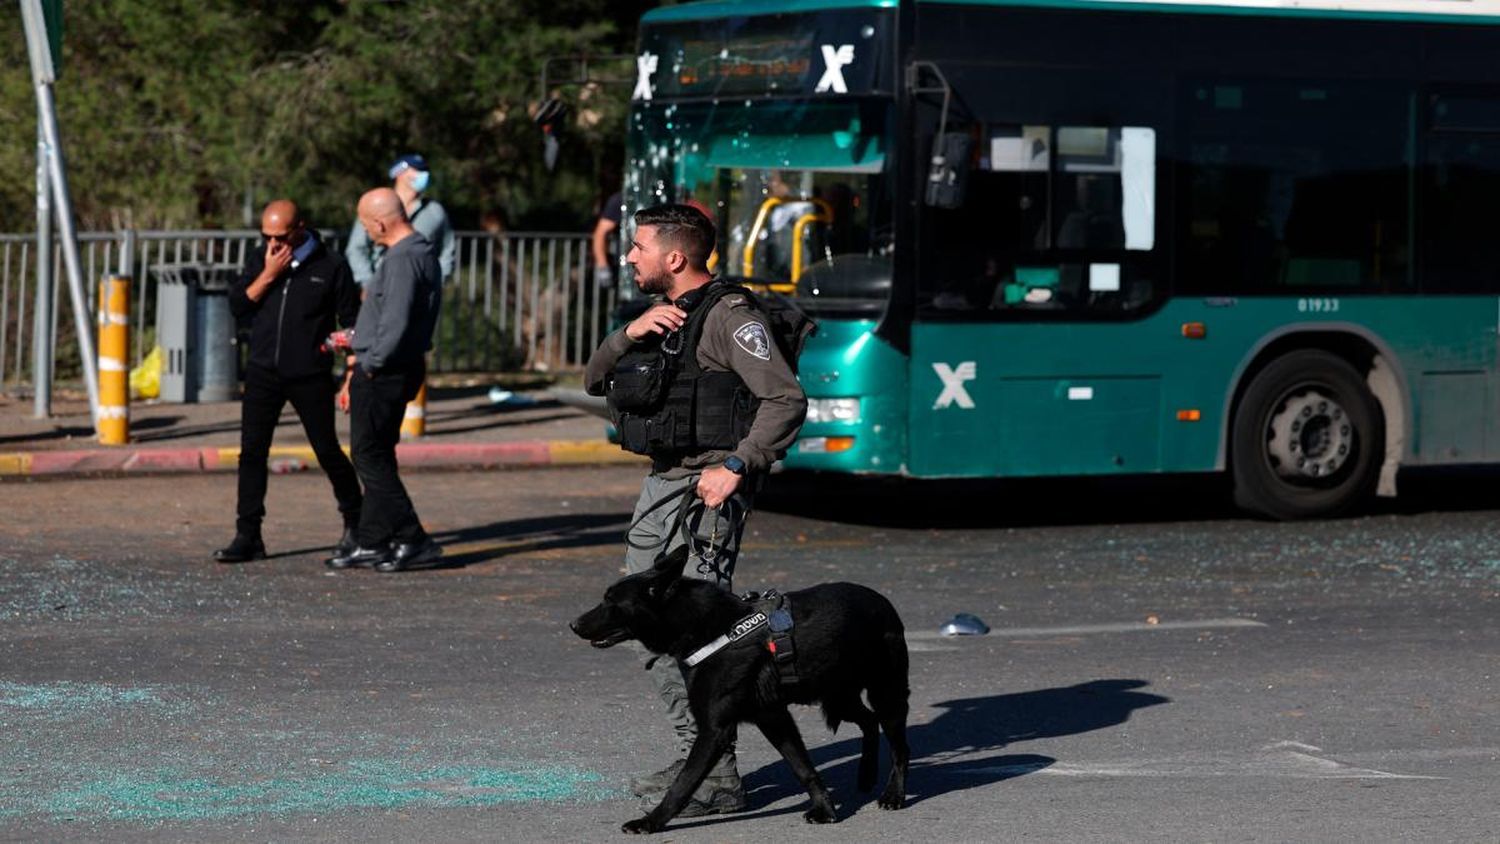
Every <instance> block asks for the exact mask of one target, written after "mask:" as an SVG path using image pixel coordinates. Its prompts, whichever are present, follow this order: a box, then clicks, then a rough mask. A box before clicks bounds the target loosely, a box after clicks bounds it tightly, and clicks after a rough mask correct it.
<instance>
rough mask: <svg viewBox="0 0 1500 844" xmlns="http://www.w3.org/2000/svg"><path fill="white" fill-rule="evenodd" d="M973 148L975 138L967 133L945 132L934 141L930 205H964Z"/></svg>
mask: <svg viewBox="0 0 1500 844" xmlns="http://www.w3.org/2000/svg"><path fill="white" fill-rule="evenodd" d="M973 148H974V139H973V138H971V137H969V135H968V133H966V132H965V133H959V132H946V133H943V134H941V135H938V136H937V138H936V139H935V140H934V141H933V142H932V162H931V165H930V167H929V168H928V171H927V204H928V205H931V206H933V207H934V208H958V207H959V206H961V205H963V204H964V189H965V188H966V187H967V186H968V182H969V155H970V153H971V152H972V151H973Z"/></svg>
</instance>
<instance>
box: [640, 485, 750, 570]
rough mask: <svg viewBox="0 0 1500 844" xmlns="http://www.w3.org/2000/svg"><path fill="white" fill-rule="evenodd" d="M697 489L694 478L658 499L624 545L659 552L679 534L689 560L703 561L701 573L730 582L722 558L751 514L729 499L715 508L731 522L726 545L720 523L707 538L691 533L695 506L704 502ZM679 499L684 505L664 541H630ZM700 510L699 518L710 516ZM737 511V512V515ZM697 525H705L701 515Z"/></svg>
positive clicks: (710, 531) (717, 521)
mask: <svg viewBox="0 0 1500 844" xmlns="http://www.w3.org/2000/svg"><path fill="white" fill-rule="evenodd" d="M697 488H698V476H697V475H692V476H691V478H690V480H689V481H688V483H687V485H685V486H684V487H682V488H681V489H679V490H675V491H673V492H671V493H669V494H667V495H664V496H662V497H661V498H659V499H657V500H656V501H655V502H654V503H653V504H652V505H651V506H650V507H648V508H646V509H645V510H644V511H643V512H642V513H641V515H640V517H639V518H637V519H636V520H635V521H633V522H631V523H630V527H629V528H627V529H626V531H625V544H626V545H629V546H630V547H631V548H635V549H637V550H640V551H654V550H656V549H658V548H665V547H666V546H667V545H668V544H670V542H671V540H672V534H674V533H676V532H678V531H679V530H680V531H682V541H683V543H684V544H685V545H687V547H688V554H689V556H693V557H697V558H698V559H699V560H700V562H699V563H698V567H697V568H698V573H699V574H712V575H713V576H714V579H715V580H716V581H718V580H725V579H727V578H726V577H725V573H724V571H723V570H722V569H721V568H720V567H719V561H720V558H721V557H722V556H723V554H724V551H725V550H726V549H727V548H728V545H729V541H730V539H731V538H732V537H733V536H735V535H736V533H737V532H738V528H739V526H740V525H741V524H743V523H744V521H745V517H746V516H747V515H748V513H747V511H746V510H745V508H744V507H743V506H741V505H739V504H737V503H735V500H734V498H733V497H730V498H727V499H725V500H724V502H723V503H722V504H720V505H719V507H717V508H715V510H716V511H725V512H726V520H727V521H728V522H729V533H728V535H727V536H725V537H724V541H723V543H720V542H719V520H718V519H714V520H713V523H712V526H711V527H710V529H709V534H708V536H706V537H705V536H703V535H702V534H699V533H696V532H695V531H694V530H693V529H692V520H691V518H690V512H691V510H692V509H693V505H694V502H700V501H702V500H703V499H701V498H698V497H697V496H696V495H693V494H692V493H693V492H695V491H696V490H697ZM679 498H680V499H681V501H679V502H678V504H677V512H676V514H674V515H673V517H672V521H671V525H670V527H668V528H667V530H666V532H665V533H664V534H663V536H662V538H661V540H659V541H657V542H649V543H641V542H636V541H635V540H634V539H631V537H630V535H631V533H633V532H634V531H635V529H636V527H638V526H639V525H640V524H641V522H643V521H645V520H646V517H647V516H649V515H651V514H652V513H654V512H656V511H657V510H658V509H660V508H662V507H664V506H666V505H667V504H670V503H671V502H672V501H673V500H676V499H679ZM698 509H699V512H700V514H704V515H706V514H707V511H708V508H707V506H706V505H699V508H698ZM736 510H737V511H738V512H736ZM698 523H699V524H702V523H703V516H702V515H700V516H699V517H698Z"/></svg>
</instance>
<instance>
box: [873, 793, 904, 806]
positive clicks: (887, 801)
mask: <svg viewBox="0 0 1500 844" xmlns="http://www.w3.org/2000/svg"><path fill="white" fill-rule="evenodd" d="M877 802H878V803H879V805H880V808H882V809H899V808H901V807H902V806H905V805H906V795H905V794H902V793H901V792H900V791H893V790H892V789H889V788H887V789H886V790H885V793H884V794H882V795H880V800H879V801H877Z"/></svg>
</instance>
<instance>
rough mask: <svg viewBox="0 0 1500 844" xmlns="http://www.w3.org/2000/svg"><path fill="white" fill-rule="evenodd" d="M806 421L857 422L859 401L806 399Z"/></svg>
mask: <svg viewBox="0 0 1500 844" xmlns="http://www.w3.org/2000/svg"><path fill="white" fill-rule="evenodd" d="M807 421H808V422H809V423H816V422H858V421H859V399H808V400H807Z"/></svg>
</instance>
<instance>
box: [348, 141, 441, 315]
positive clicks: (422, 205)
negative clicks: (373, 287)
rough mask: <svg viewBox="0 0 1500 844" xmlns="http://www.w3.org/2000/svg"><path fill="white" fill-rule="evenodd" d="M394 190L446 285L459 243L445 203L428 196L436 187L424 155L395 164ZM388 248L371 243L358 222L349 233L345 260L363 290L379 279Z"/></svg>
mask: <svg viewBox="0 0 1500 844" xmlns="http://www.w3.org/2000/svg"><path fill="white" fill-rule="evenodd" d="M389 172H390V177H391V180H392V189H393V190H395V192H396V195H397V196H398V197H400V199H401V206H402V208H403V209H405V211H406V219H407V221H408V222H409V223H410V225H411V227H412V228H413V229H415V230H416V231H417V233H418V234H420V235H422V237H423V239H425V240H426V241H427V243H428V245H429V247H430V248H431V249H432V250H433V254H434V256H435V257H436V258H437V259H438V265H439V266H440V267H441V268H442V272H443V279H444V280H445V281H446V280H447V279H448V278H449V277H451V276H452V275H453V267H454V266H455V261H456V258H457V254H458V241H457V239H456V238H455V237H454V235H453V226H452V224H451V223H449V222H448V211H447V209H445V208H443V206H442V203H440V202H438V201H437V200H435V199H429V198H428V197H427V196H425V194H426V192H427V188H428V187H429V186H431V184H432V171H431V170H429V169H428V167H427V159H425V158H423V157H422V156H420V155H403V156H401V157H400V158H398V159H396V160H395V161H394V162H393V163H392V164H391V169H390V171H389ZM384 255H385V248H384V247H382V246H381V245H380V244H378V243H375V242H373V241H371V240H370V238H369V236H368V235H367V234H365V229H364V226H362V225H360V222H359V221H358V220H355V221H354V227H353V228H352V229H350V231H349V245H348V246H346V247H344V257H346V258H348V259H349V268H350V269H351V270H353V271H354V280H355V281H356V282H358V283H359V285H360V286H361V287H363V286H364V285H366V284H368V283H369V281H370V279H372V278H374V277H375V271H376V270H377V269H379V268H380V261H381V258H382V257H384Z"/></svg>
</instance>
